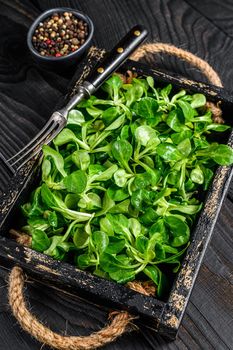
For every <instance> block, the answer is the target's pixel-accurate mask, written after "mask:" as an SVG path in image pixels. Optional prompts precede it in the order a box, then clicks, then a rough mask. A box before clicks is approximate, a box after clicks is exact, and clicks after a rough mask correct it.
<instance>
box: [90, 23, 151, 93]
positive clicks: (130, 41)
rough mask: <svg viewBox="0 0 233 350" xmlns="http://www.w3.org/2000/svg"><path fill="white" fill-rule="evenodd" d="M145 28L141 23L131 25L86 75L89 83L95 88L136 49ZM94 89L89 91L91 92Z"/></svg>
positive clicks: (143, 36)
mask: <svg viewBox="0 0 233 350" xmlns="http://www.w3.org/2000/svg"><path fill="white" fill-rule="evenodd" d="M147 34H148V32H147V30H146V28H144V27H143V26H141V25H136V26H135V27H133V28H132V29H131V30H130V31H129V32H128V33H127V34H126V36H125V37H124V38H123V39H121V40H120V41H119V43H118V44H117V45H116V46H115V47H114V48H113V49H112V50H111V51H110V52H109V53H108V54H107V55H106V57H105V58H104V59H103V61H101V62H100V63H99V64H98V65H97V67H95V69H94V71H93V72H92V73H91V75H90V76H89V77H88V83H90V84H91V85H92V86H93V87H94V89H93V90H96V89H98V88H99V87H100V85H101V84H102V83H103V82H104V81H105V80H106V79H107V78H108V77H109V76H110V74H111V73H113V72H114V71H115V70H116V69H117V68H119V67H120V65H121V64H122V63H123V62H124V61H125V60H126V59H127V58H128V57H129V56H130V55H131V53H132V52H133V51H134V50H136V48H137V47H138V46H139V45H140V44H141V43H142V42H143V41H144V40H145V38H146V37H147ZM93 92H94V91H91V93H93Z"/></svg>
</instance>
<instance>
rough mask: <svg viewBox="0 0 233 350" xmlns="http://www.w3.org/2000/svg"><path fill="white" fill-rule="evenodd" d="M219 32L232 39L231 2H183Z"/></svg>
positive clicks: (232, 5) (189, 0) (207, 0)
mask: <svg viewBox="0 0 233 350" xmlns="http://www.w3.org/2000/svg"><path fill="white" fill-rule="evenodd" d="M185 1H186V2H187V3H188V4H189V5H190V6H191V7H192V8H193V9H195V10H196V11H197V12H199V13H200V14H201V15H202V16H204V17H205V18H207V19H208V20H209V21H210V22H211V23H213V24H214V25H215V26H216V27H217V28H218V29H219V30H221V31H222V32H223V33H225V34H226V35H228V36H229V37H231V38H233V17H232V13H233V2H232V1H231V0H225V1H219V0H204V1H202V0H185Z"/></svg>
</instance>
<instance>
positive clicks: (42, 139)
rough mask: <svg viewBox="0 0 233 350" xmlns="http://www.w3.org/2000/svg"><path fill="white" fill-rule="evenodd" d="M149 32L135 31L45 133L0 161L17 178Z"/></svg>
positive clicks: (91, 77) (110, 55)
mask: <svg viewBox="0 0 233 350" xmlns="http://www.w3.org/2000/svg"><path fill="white" fill-rule="evenodd" d="M146 36H147V30H146V29H145V28H143V27H142V26H139V25H137V26H135V27H133V28H132V29H131V30H130V31H129V32H128V34H127V35H126V36H125V37H124V38H123V39H122V40H121V41H120V42H119V43H118V44H117V45H116V46H115V47H114V48H113V50H111V51H110V53H109V54H108V55H107V56H106V57H105V58H104V60H103V61H102V62H100V63H99V64H98V65H97V67H96V68H95V69H94V71H93V72H92V73H91V74H90V76H89V77H88V81H85V82H83V83H82V84H81V85H79V86H78V91H77V94H76V95H74V96H73V97H72V99H71V100H70V101H69V102H68V104H67V105H66V106H65V107H64V108H62V109H60V110H58V111H56V112H54V113H53V114H52V116H51V117H50V119H49V120H48V122H47V123H46V124H45V126H44V127H43V128H42V130H41V131H40V132H39V133H38V134H37V135H36V136H35V137H34V138H33V139H32V140H31V141H30V142H29V143H28V144H27V145H26V146H25V147H23V149H21V150H20V151H19V152H18V153H16V154H15V155H14V156H12V157H11V158H9V159H6V158H5V157H4V156H3V154H2V153H1V152H0V159H2V161H3V162H4V163H5V165H6V166H7V168H8V169H9V170H10V171H11V172H12V173H13V174H15V173H16V172H17V171H19V170H20V169H21V168H22V167H23V166H24V165H25V164H26V163H27V162H28V161H29V160H31V159H32V158H34V157H35V156H36V155H37V154H38V153H39V152H40V151H41V148H42V146H43V145H44V144H48V143H49V142H50V141H52V140H53V139H54V138H55V136H56V135H57V134H58V133H59V132H60V131H61V130H62V129H63V128H64V126H65V125H66V123H67V117H68V114H69V111H70V110H71V109H72V108H74V107H75V106H77V105H78V104H79V102H80V101H82V100H83V99H84V98H88V97H90V96H91V94H93V93H94V92H95V91H96V90H97V89H98V88H99V87H100V85H101V84H102V83H103V82H104V81H105V80H106V79H107V78H108V77H109V76H110V74H111V73H113V72H114V71H115V70H116V69H117V68H119V66H120V65H121V64H122V63H123V62H124V61H125V60H126V59H127V58H128V57H129V55H130V54H131V53H132V52H133V51H134V50H135V49H136V48H137V47H138V46H139V45H140V44H141V43H142V42H143V41H144V39H145V38H146Z"/></svg>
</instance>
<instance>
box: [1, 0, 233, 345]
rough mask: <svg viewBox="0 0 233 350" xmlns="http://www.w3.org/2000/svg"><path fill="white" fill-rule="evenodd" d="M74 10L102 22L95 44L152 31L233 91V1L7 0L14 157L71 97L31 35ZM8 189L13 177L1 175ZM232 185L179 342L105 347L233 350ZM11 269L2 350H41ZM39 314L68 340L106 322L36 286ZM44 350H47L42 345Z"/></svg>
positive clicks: (4, 60) (138, 340)
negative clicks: (50, 13) (61, 12)
mask: <svg viewBox="0 0 233 350" xmlns="http://www.w3.org/2000/svg"><path fill="white" fill-rule="evenodd" d="M61 5H64V6H70V7H74V8H77V9H79V10H82V11H83V12H85V13H87V14H88V15H89V16H90V17H91V18H92V19H93V21H94V23H95V27H96V31H95V35H94V44H95V45H98V46H100V47H104V48H106V49H110V48H111V46H112V45H113V44H114V42H116V41H117V40H118V39H119V38H120V37H121V36H122V35H123V34H124V33H125V32H126V31H127V30H128V29H129V28H130V27H131V26H132V25H134V24H136V23H137V22H138V23H142V24H145V25H146V26H147V27H148V29H149V31H150V37H149V41H162V42H167V43H172V44H174V45H177V46H179V47H182V48H184V49H188V50H190V51H191V52H193V53H196V54H197V55H199V56H200V57H202V58H204V59H206V60H208V61H209V62H210V63H211V65H212V66H213V67H214V68H215V69H216V71H218V72H219V74H220V76H221V78H222V81H223V83H224V86H225V88H226V89H228V90H229V91H232V90H233V79H232V78H233V65H232V57H233V38H232V36H233V5H232V2H231V1H230V0H228V1H225V2H222V1H220V0H214V1H212V0H202V1H201V0H195V1H191V0H186V1H184V0H170V1H168V0H121V1H119V0H111V1H110V0H70V1H68V0H66V1H65V0H57V1H55V0H42V1H39V0H33V1H32V0H31V1H30V0H0V142H1V149H2V151H3V153H4V154H5V155H6V156H9V155H12V154H13V153H14V152H15V151H16V150H18V149H20V147H22V145H23V144H25V143H26V142H27V141H28V140H29V139H30V138H31V136H32V135H33V134H35V133H36V131H38V130H39V128H40V127H41V126H42V125H43V123H44V122H45V120H46V119H47V118H48V117H49V115H50V112H51V111H52V109H53V108H54V106H55V105H56V103H57V100H58V99H59V97H60V96H61V95H62V94H64V93H65V92H66V89H67V86H68V83H69V80H70V74H66V73H64V72H60V73H52V72H48V71H45V70H42V69H41V67H38V66H37V65H36V64H35V63H33V61H32V59H31V57H30V55H29V53H28V51H27V48H26V45H25V37H26V33H27V30H28V27H29V26H30V23H31V22H32V20H33V18H35V17H36V16H37V14H39V13H40V12H41V11H43V10H45V9H47V8H52V7H56V6H61ZM155 65H156V66H157V67H158V66H160V67H163V68H167V69H169V70H172V71H178V72H179V73H182V74H183V75H184V76H188V77H191V78H193V79H199V80H205V79H204V77H203V76H202V75H201V74H200V73H199V72H198V71H197V70H196V69H194V68H192V67H190V66H188V65H187V64H185V63H183V62H179V61H177V60H176V59H174V58H167V57H164V56H162V57H157V56H156V57H155ZM0 169H1V172H0V182H1V188H2V190H6V188H7V187H6V184H7V176H6V174H5V172H4V171H3V168H2V167H1V168H0ZM232 226H233V184H232V185H231V188H230V190H229V193H228V195H227V198H226V199H225V201H224V204H223V207H222V210H221V213H220V216H219V219H218V222H217V225H216V228H215V232H214V235H213V239H212V241H211V243H210V245H209V248H208V250H207V253H206V256H205V259H204V263H203V265H202V268H201V271H200V274H199V276H198V279H197V282H196V285H195V288H194V290H193V293H192V296H191V299H190V302H189V305H188V308H187V312H186V314H185V316H184V319H183V322H182V325H181V328H180V332H179V335H178V338H177V340H176V341H175V342H172V343H168V342H167V341H166V340H165V339H162V338H161V337H158V336H156V335H154V334H153V333H152V332H151V331H148V330H146V329H142V331H141V332H133V333H131V334H127V335H125V336H123V337H122V338H121V339H119V340H118V341H117V342H115V343H113V344H111V345H108V346H106V349H116V350H119V349H122V348H125V349H135V350H139V349H161V350H165V349H166V350H167V349H170V350H175V349H181V350H183V349H192V350H195V349H218V350H219V349H220V350H221V349H224V350H225V349H231V348H232V344H233V340H232V319H233V304H232V298H233V297H232V237H231V236H232ZM7 277H8V271H7V270H5V269H3V268H1V269H0V350H27V349H30V350H36V349H38V350H39V349H41V344H39V343H37V342H36V341H35V340H33V339H32V338H31V337H30V336H29V335H27V334H26V333H25V332H23V331H22V330H21V329H20V327H19V326H18V325H17V322H16V321H15V319H14V318H13V316H12V315H11V313H10V309H9V306H8V304H7ZM26 294H27V296H28V297H29V300H30V306H31V309H32V311H33V312H34V313H35V314H36V315H38V317H39V318H40V320H41V321H43V322H45V323H46V324H47V325H49V326H51V328H52V329H54V330H55V331H59V332H61V333H63V334H72V335H77V334H81V335H84V334H88V333H90V332H92V331H94V330H98V329H100V328H101V327H102V326H103V325H104V324H105V322H106V317H107V315H106V314H105V312H104V311H102V310H100V309H99V308H97V307H95V306H92V305H88V304H85V303H83V302H81V301H80V300H78V298H76V297H74V296H70V295H67V294H64V293H62V292H60V291H54V290H53V289H51V288H47V287H46V288H45V287H44V286H39V285H38V284H35V283H32V282H30V283H29V284H28V289H27V291H26ZM43 349H44V350H45V349H46V347H43Z"/></svg>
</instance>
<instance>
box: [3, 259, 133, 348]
mask: <svg viewBox="0 0 233 350" xmlns="http://www.w3.org/2000/svg"><path fill="white" fill-rule="evenodd" d="M24 281H25V278H24V273H23V270H22V269H21V268H20V267H17V266H16V267H14V268H13V269H12V271H11V273H10V276H9V293H8V295H9V303H10V306H11V309H12V312H13V314H14V316H15V317H16V319H17V320H18V322H19V323H20V325H21V327H22V328H23V329H24V330H25V331H27V332H29V333H30V334H31V335H32V336H34V337H35V338H36V339H37V340H39V341H40V342H41V343H44V344H47V345H49V346H51V347H53V348H55V349H59V350H88V349H95V348H98V347H101V346H103V345H105V344H107V343H110V342H112V341H114V340H115V339H116V338H118V337H119V336H121V335H122V334H123V333H125V332H126V331H127V330H128V328H129V325H130V322H131V321H132V320H133V317H132V316H130V315H129V314H128V313H127V312H117V313H116V314H115V316H114V318H113V319H112V321H111V322H110V324H109V325H107V326H105V327H104V328H102V329H101V330H100V331H98V332H95V333H92V334H90V335H88V336H77V337H75V336H62V335H60V334H58V333H55V332H53V331H52V330H51V329H49V328H48V327H46V326H45V325H43V324H42V323H40V322H39V321H38V320H37V318H36V317H35V316H34V315H33V314H32V313H31V312H30V311H29V310H28V306H27V304H26V302H25V298H24V292H23V289H24Z"/></svg>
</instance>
